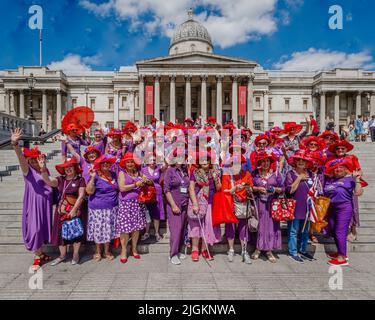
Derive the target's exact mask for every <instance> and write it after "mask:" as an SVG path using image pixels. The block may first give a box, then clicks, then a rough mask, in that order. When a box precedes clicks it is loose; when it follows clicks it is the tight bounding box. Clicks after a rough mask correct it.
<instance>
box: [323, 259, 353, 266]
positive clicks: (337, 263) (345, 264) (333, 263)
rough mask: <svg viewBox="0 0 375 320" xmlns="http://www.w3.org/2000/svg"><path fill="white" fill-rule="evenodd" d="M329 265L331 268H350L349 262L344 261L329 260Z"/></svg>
mask: <svg viewBox="0 0 375 320" xmlns="http://www.w3.org/2000/svg"><path fill="white" fill-rule="evenodd" d="M328 264H330V265H331V266H342V267H343V266H348V265H349V262H348V260H344V261H338V260H336V259H332V260H329V261H328Z"/></svg>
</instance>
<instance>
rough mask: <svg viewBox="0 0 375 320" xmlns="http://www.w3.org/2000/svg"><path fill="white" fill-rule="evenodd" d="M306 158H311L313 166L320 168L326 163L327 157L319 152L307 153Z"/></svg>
mask: <svg viewBox="0 0 375 320" xmlns="http://www.w3.org/2000/svg"><path fill="white" fill-rule="evenodd" d="M307 156H308V157H309V158H311V160H312V161H313V163H314V164H317V165H319V166H322V165H324V164H325V163H326V161H327V157H326V156H324V155H323V154H322V153H321V152H320V151H313V152H312V151H310V152H309V151H307Z"/></svg>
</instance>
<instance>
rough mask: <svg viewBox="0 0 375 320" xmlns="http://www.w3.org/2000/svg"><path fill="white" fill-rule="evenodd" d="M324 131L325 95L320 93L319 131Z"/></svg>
mask: <svg viewBox="0 0 375 320" xmlns="http://www.w3.org/2000/svg"><path fill="white" fill-rule="evenodd" d="M325 129H326V93H325V92H324V91H322V92H321V93H320V131H324V130H325Z"/></svg>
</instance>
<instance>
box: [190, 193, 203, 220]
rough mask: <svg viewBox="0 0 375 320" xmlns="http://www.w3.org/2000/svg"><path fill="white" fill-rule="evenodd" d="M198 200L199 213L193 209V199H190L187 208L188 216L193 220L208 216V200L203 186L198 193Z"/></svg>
mask: <svg viewBox="0 0 375 320" xmlns="http://www.w3.org/2000/svg"><path fill="white" fill-rule="evenodd" d="M197 201H198V208H199V210H198V213H197V214H195V213H194V211H193V203H192V201H191V199H189V205H188V210H187V215H188V218H189V219H191V220H199V219H203V218H204V217H205V216H206V213H207V209H208V201H207V199H206V198H205V197H204V195H203V188H202V189H201V190H200V191H199V192H198V194H197Z"/></svg>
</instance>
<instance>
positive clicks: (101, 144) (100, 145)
mask: <svg viewBox="0 0 375 320" xmlns="http://www.w3.org/2000/svg"><path fill="white" fill-rule="evenodd" d="M107 140H108V138H107V137H104V138H103V140H101V141H99V142H96V141H95V140H94V141H93V142H91V145H92V146H94V147H95V148H96V149H98V150H99V151H100V152H101V154H104V153H105V148H106V146H107Z"/></svg>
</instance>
